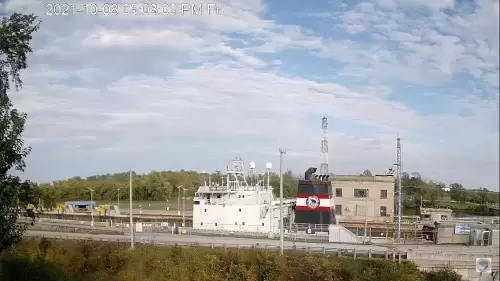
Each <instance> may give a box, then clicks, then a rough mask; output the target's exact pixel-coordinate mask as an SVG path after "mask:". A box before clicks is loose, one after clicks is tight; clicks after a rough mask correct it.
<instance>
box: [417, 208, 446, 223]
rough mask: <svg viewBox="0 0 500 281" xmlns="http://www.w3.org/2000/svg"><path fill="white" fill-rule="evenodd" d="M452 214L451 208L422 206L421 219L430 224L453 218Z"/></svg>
mask: <svg viewBox="0 0 500 281" xmlns="http://www.w3.org/2000/svg"><path fill="white" fill-rule="evenodd" d="M451 214H452V210H451V209H436V208H420V221H421V222H422V223H429V224H433V223H435V222H441V221H449V220H450V219H451Z"/></svg>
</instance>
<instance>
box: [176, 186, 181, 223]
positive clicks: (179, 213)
mask: <svg viewBox="0 0 500 281" xmlns="http://www.w3.org/2000/svg"><path fill="white" fill-rule="evenodd" d="M177 188H178V189H179V192H178V193H177V215H178V216H180V215H181V208H180V207H181V188H182V185H180V186H178V187H177Z"/></svg>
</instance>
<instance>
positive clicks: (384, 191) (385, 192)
mask: <svg viewBox="0 0 500 281" xmlns="http://www.w3.org/2000/svg"><path fill="white" fill-rule="evenodd" d="M380 198H381V199H387V189H382V190H380Z"/></svg>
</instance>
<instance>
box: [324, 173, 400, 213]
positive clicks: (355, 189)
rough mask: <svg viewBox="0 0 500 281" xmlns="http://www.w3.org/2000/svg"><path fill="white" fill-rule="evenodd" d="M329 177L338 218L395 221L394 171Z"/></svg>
mask: <svg viewBox="0 0 500 281" xmlns="http://www.w3.org/2000/svg"><path fill="white" fill-rule="evenodd" d="M330 180H331V182H332V191H333V197H334V198H335V215H336V217H337V221H341V222H342V221H368V222H393V221H394V219H393V216H394V184H395V178H394V176H393V175H392V174H387V175H376V176H352V175H351V176H349V175H333V176H331V177H330Z"/></svg>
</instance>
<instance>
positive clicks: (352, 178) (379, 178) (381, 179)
mask: <svg viewBox="0 0 500 281" xmlns="http://www.w3.org/2000/svg"><path fill="white" fill-rule="evenodd" d="M330 181H358V182H395V178H394V176H393V175H375V176H359V175H331V176H330Z"/></svg>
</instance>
